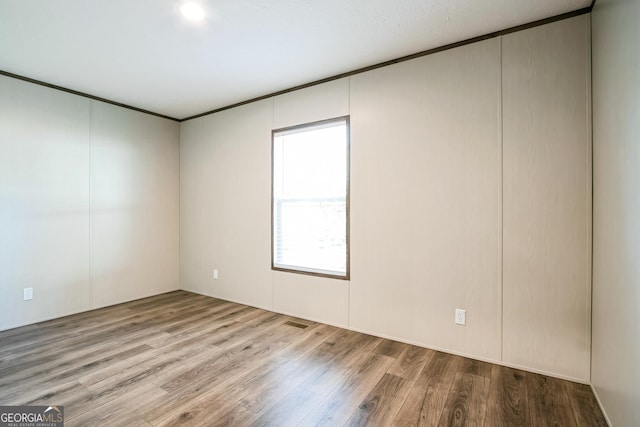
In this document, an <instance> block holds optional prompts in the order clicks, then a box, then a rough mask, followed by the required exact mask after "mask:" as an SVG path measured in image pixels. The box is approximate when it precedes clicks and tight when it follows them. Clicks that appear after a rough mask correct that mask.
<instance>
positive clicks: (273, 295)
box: [269, 96, 276, 310]
mask: <svg viewBox="0 0 640 427" xmlns="http://www.w3.org/2000/svg"><path fill="white" fill-rule="evenodd" d="M275 125H276V97H275V96H272V97H271V129H274V128H275ZM269 145H270V153H271V155H270V156H271V159H270V165H271V170H270V171H269V175H270V177H269V178H270V179H269V182H271V189H270V191H269V194H270V195H271V200H269V210H270V212H269V219H270V220H271V227H270V231H269V245H270V246H271V247H270V248H269V254H271V255H270V256H271V260H270V264H271V263H273V134H271V136H270V138H269ZM271 309H272V310H275V309H276V272H275V271H273V268H272V269H271Z"/></svg>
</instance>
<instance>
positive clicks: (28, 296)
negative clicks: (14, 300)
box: [22, 288, 33, 301]
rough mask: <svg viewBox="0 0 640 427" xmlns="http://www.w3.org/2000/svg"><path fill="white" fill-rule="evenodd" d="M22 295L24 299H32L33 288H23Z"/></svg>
mask: <svg viewBox="0 0 640 427" xmlns="http://www.w3.org/2000/svg"><path fill="white" fill-rule="evenodd" d="M22 297H23V298H24V300H25V301H28V300H30V299H33V288H24V289H23V290H22Z"/></svg>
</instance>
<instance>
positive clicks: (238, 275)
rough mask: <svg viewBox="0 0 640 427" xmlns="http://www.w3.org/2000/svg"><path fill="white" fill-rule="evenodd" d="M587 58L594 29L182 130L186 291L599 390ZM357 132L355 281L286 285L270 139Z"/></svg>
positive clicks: (451, 58) (491, 49) (349, 81)
mask: <svg viewBox="0 0 640 427" xmlns="http://www.w3.org/2000/svg"><path fill="white" fill-rule="evenodd" d="M545 52H549V55H547V54H546V53H545ZM588 54H589V17H588V16H586V15H585V16H580V17H576V18H572V19H569V20H565V21H561V22H557V23H553V24H549V25H546V26H544V27H539V28H533V29H530V30H526V31H524V32H522V33H517V34H512V35H508V36H505V37H502V38H494V39H491V40H486V41H483V42H480V43H476V44H472V45H467V46H464V47H460V48H456V49H453V50H448V51H445V52H441V53H438V54H435V55H430V56H426V57H422V58H419V59H415V60H412V61H408V62H403V63H400V64H396V65H392V66H389V67H385V68H382V69H377V70H373V71H369V72H366V73H362V74H358V75H355V76H352V77H349V78H346V79H341V80H337V81H333V82H330V83H326V84H322V85H318V86H314V87H310V88H306V89H303V90H300V91H296V92H292V93H288V94H285V95H281V96H278V97H275V98H273V99H268V100H263V101H259V102H256V103H253V104H249V105H245V106H242V107H239V108H235V109H231V110H226V111H223V112H220V113H217V114H213V115H210V116H206V117H202V118H198V119H194V120H191V121H188V122H185V123H183V124H182V128H181V129H182V131H181V204H180V206H181V279H182V287H183V288H184V289H186V290H192V291H195V292H200V293H204V294H208V295H212V296H216V297H220V298H224V299H229V300H233V301H238V302H242V303H246V304H250V305H255V306H259V307H263V308H267V309H271V310H275V311H279V312H284V313H288V314H293V315H296V316H300V317H305V318H310V319H314V320H318V321H322V322H326V323H331V324H335V325H340V326H345V327H348V328H351V329H355V330H360V331H365V332H369V333H372V334H376V335H381V336H386V337H390V338H395V339H399V340H403V341H407V342H413V343H417V344H420V345H424V346H428V347H433V348H439V349H443V350H446V351H450V352H453V353H459V354H465V355H469V356H472V357H476V358H480V359H483V360H490V361H495V362H499V363H506V364H512V365H518V366H522V367H525V368H528V369H532V370H536V371H541V372H546V373H550V374H552V375H556V376H560V377H565V378H572V379H576V380H578V381H583V382H587V381H589V372H588V366H589V342H588V336H589V325H590V317H589V303H590V300H589V295H590V287H589V280H590V278H589V276H588V272H589V271H590V259H589V256H588V254H589V252H590V251H589V247H590V243H589V239H590V235H589V233H588V230H589V227H590V215H589V206H590V187H589V182H590V173H591V170H590V154H591V153H590V151H589V132H588V129H589V102H590V100H589V93H588V86H589V61H588ZM540 74H541V75H540ZM545 95H548V96H545ZM525 96H531V102H530V103H529V102H527V99H524V98H522V99H521V101H519V102H518V101H517V100H518V99H519V98H521V97H525ZM503 108H509V109H510V110H509V111H504V110H503ZM345 114H350V116H351V126H352V127H351V281H341V280H332V279H324V278H317V277H310V276H304V275H299V274H292V273H284V272H273V271H271V270H270V256H271V249H270V244H271V242H270V220H271V218H270V206H271V204H270V194H271V191H270V164H271V158H270V154H271V153H270V149H271V139H270V138H271V133H270V132H271V130H272V129H274V128H279V127H282V126H289V125H294V124H300V123H305V122H310V121H315V120H321V119H326V118H330V117H337V116H342V115H345ZM503 120H504V123H503ZM503 132H504V133H505V139H504V140H503V138H502V135H503ZM545 156H548V157H545ZM518 159H524V160H518ZM519 167H522V168H523V169H521V170H518V168H519ZM507 172H508V174H507ZM550 183H557V188H556V187H553V186H552V187H551V188H549V185H550ZM532 189H533V190H534V192H535V194H536V195H537V198H534V199H533V200H535V201H536V202H537V203H539V204H540V206H533V207H532V208H531V209H530V210H522V209H521V208H522V207H523V206H531V203H530V202H531V194H530V193H529V192H528V190H532ZM503 192H504V197H505V199H504V204H503ZM574 192H575V194H574ZM516 207H518V209H516ZM503 208H504V210H505V211H504V212H505V215H506V214H507V213H508V214H509V215H510V216H509V219H510V221H511V222H510V223H509V224H504V227H503ZM505 219H506V218H505ZM507 225H509V227H507ZM520 225H522V226H526V227H524V228H523V229H522V232H519V231H518V230H520V228H519V227H520ZM506 233H509V235H506ZM503 234H504V235H503ZM503 242H504V247H503ZM507 243H508V246H507ZM527 245H533V247H535V248H537V249H536V250H538V251H539V252H537V253H534V256H533V258H532V261H531V262H529V260H528V259H526V258H523V254H524V256H526V255H527V251H526V247H527ZM523 247H524V248H525V250H524V252H521V250H522V248H523ZM505 249H507V250H509V251H510V253H508V254H504V256H503V252H504V250H505ZM565 261H568V262H565ZM214 268H217V269H219V271H220V279H218V280H213V274H212V273H213V269H214ZM521 269H522V272H519V271H520V270H521ZM523 272H525V274H523ZM507 274H511V275H510V276H509V280H505V281H503V279H502V278H503V275H507ZM549 279H551V280H549ZM507 305H508V306H507ZM558 305H561V306H562V307H561V308H560V307H558ZM456 307H458V308H465V309H467V316H468V319H467V320H468V322H467V326H465V327H461V326H455V325H454V324H453V314H454V308H456ZM558 310H561V312H558ZM507 322H508V324H507ZM538 353H541V354H542V356H541V357H540V358H538V357H537V356H538Z"/></svg>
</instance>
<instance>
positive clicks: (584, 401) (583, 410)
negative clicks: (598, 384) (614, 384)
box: [563, 381, 608, 427]
mask: <svg viewBox="0 0 640 427" xmlns="http://www.w3.org/2000/svg"><path fill="white" fill-rule="evenodd" d="M563 384H564V386H565V389H566V391H567V395H568V396H569V401H570V403H571V407H572V409H573V414H574V417H575V419H576V423H577V425H579V426H594V427H595V426H597V427H606V426H608V424H607V420H606V419H605V418H604V415H603V414H602V411H601V410H600V406H599V405H598V401H597V400H596V397H595V396H594V395H593V392H592V391H591V388H590V387H589V386H588V385H585V384H578V383H574V382H569V381H565V382H563Z"/></svg>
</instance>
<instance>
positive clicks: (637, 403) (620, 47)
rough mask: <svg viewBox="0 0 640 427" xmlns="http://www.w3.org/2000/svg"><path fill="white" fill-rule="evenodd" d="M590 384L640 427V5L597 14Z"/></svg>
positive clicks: (629, 3)
mask: <svg viewBox="0 0 640 427" xmlns="http://www.w3.org/2000/svg"><path fill="white" fill-rule="evenodd" d="M592 20H593V22H592V25H593V105H594V108H593V151H594V165H593V192H594V200H593V201H594V205H593V244H594V250H593V348H592V353H593V355H592V367H591V378H592V382H593V385H594V388H595V391H596V394H597V396H598V397H599V399H600V401H601V402H602V404H603V406H604V409H605V412H606V414H607V416H608V418H609V419H610V421H611V422H612V424H613V425H616V426H632V425H633V426H637V425H640V387H639V386H638V385H639V384H640V364H639V363H638V362H639V361H640V52H639V50H638V42H639V41H640V26H639V24H638V23H639V22H640V2H638V1H637V0H615V1H614V0H598V1H597V2H596V5H595V8H594V11H593V14H592Z"/></svg>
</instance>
